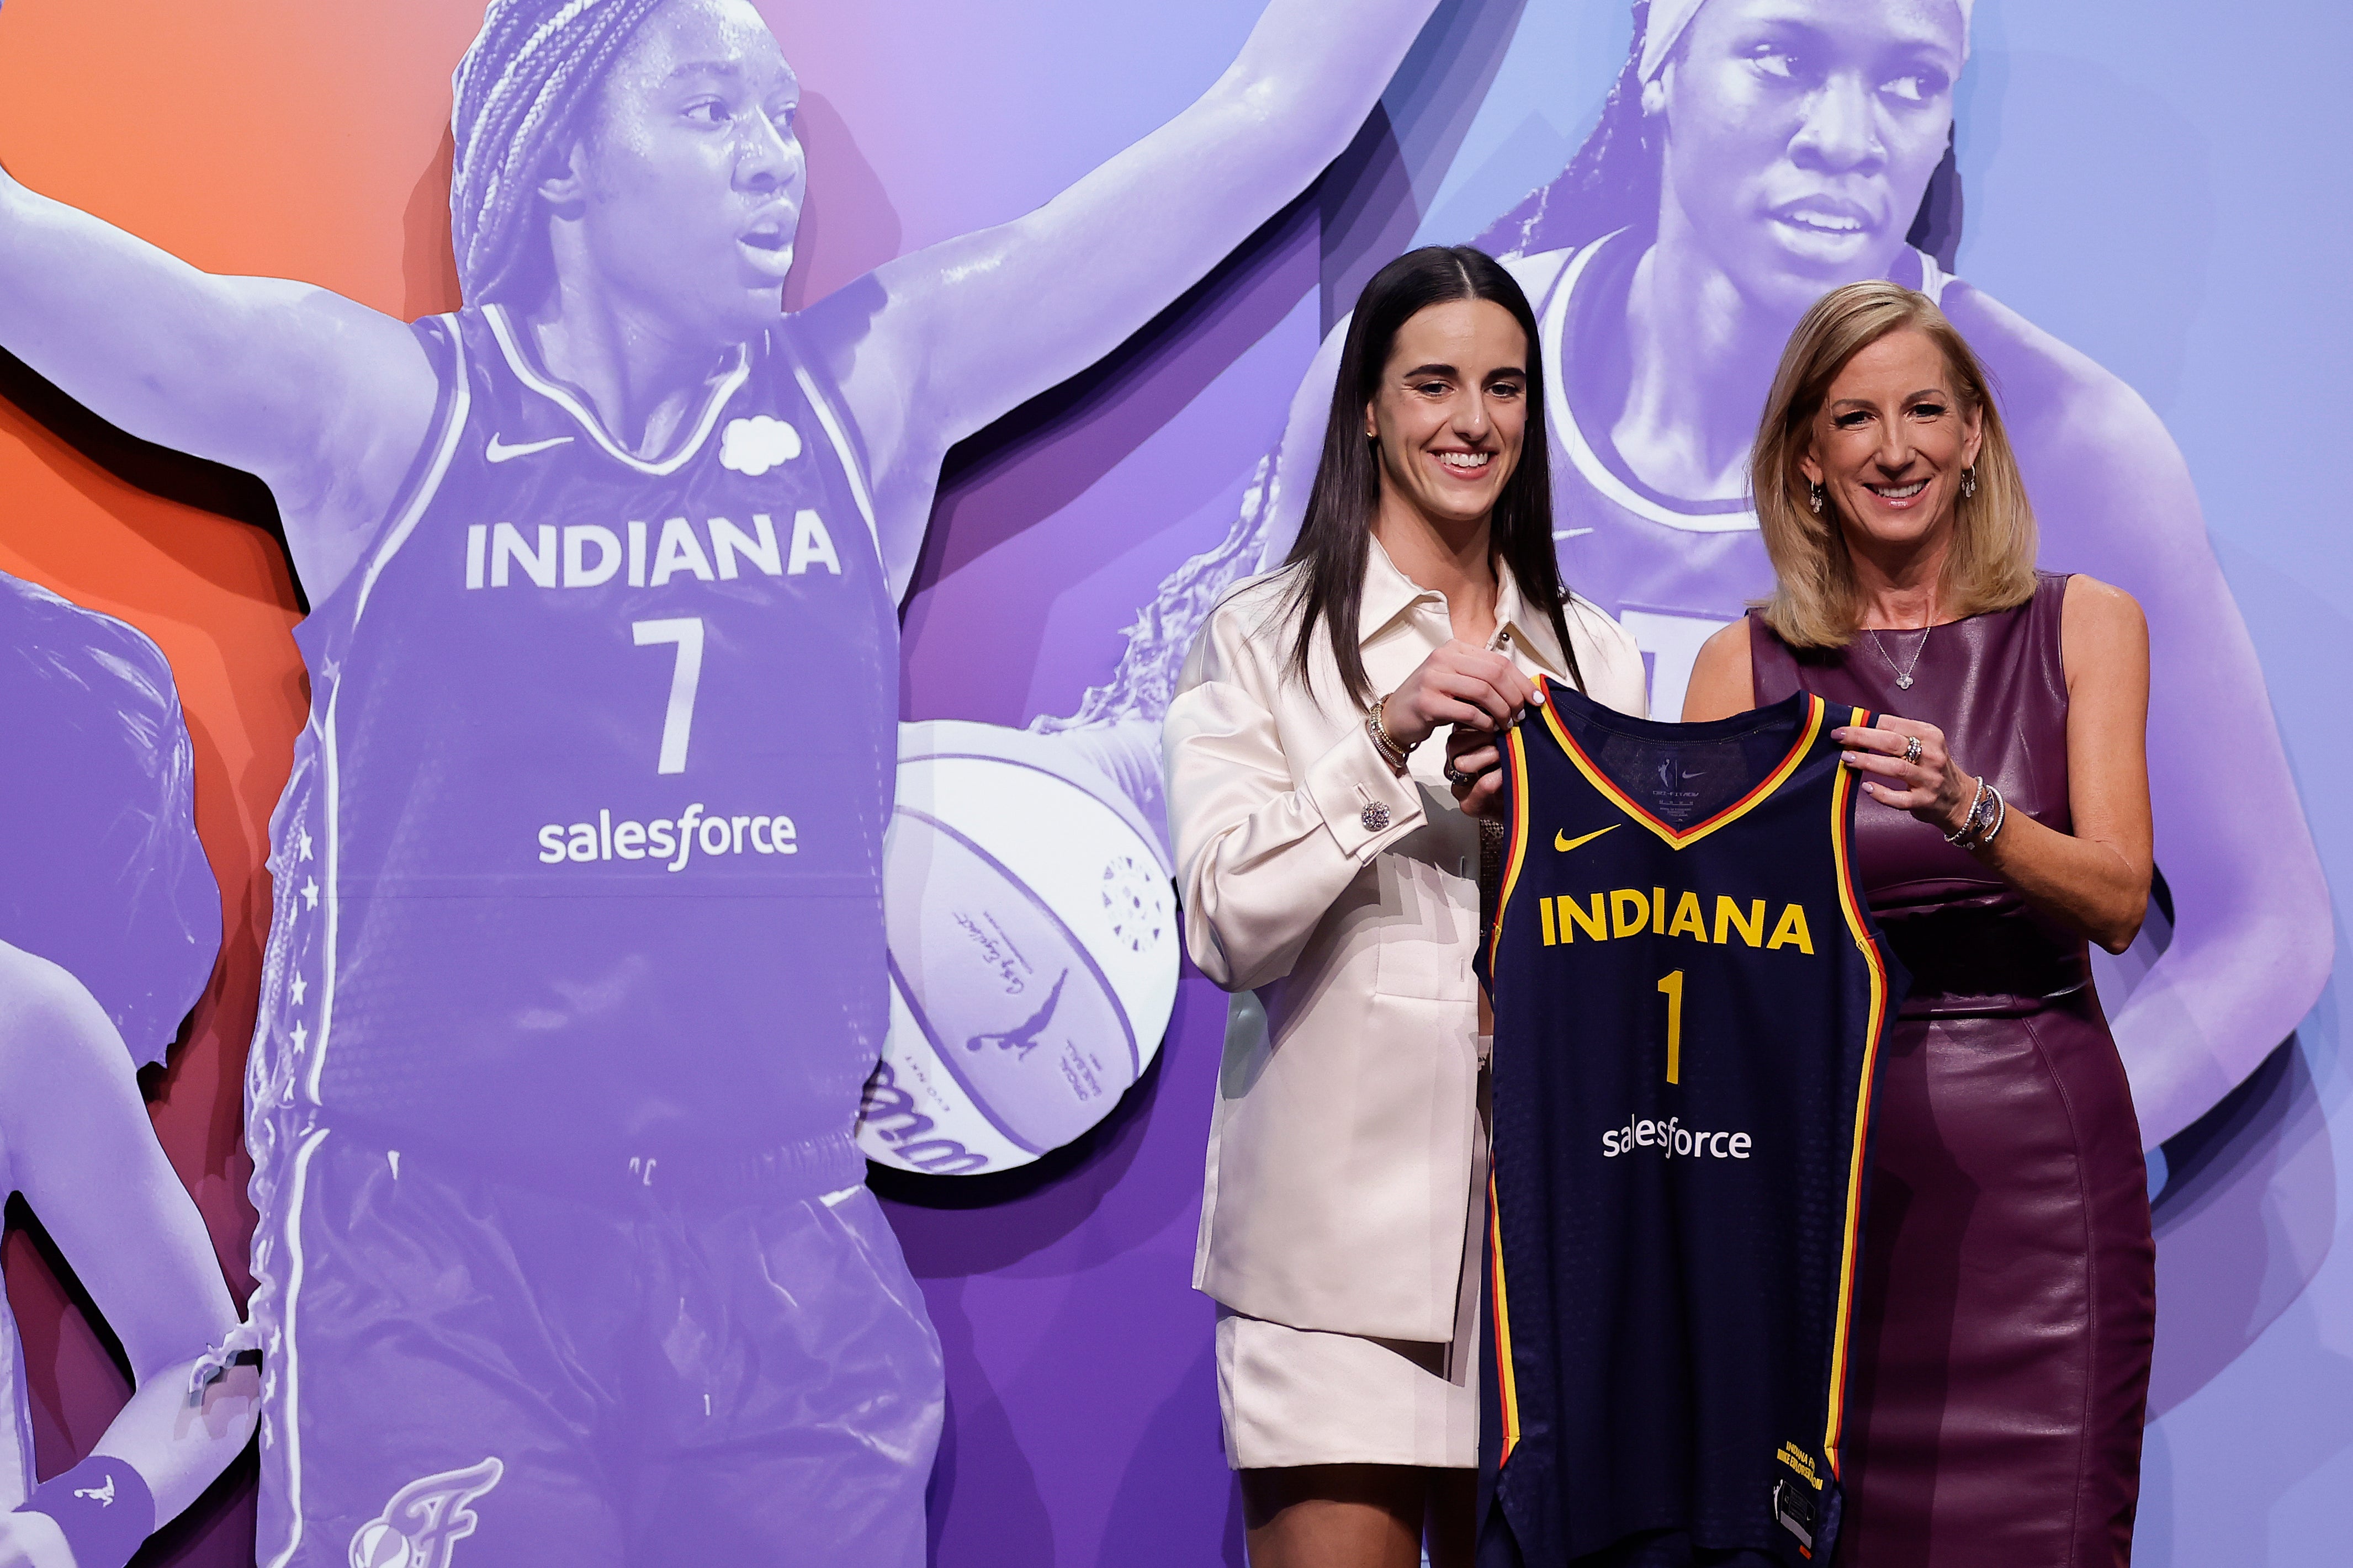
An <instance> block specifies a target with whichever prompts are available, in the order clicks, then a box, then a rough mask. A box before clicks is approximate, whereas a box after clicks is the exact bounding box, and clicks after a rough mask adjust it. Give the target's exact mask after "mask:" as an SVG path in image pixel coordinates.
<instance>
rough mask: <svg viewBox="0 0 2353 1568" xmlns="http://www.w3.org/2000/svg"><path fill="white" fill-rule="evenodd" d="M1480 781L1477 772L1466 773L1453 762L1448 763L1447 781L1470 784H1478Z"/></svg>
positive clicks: (1449, 782)
mask: <svg viewBox="0 0 2353 1568" xmlns="http://www.w3.org/2000/svg"><path fill="white" fill-rule="evenodd" d="M1478 781H1479V775H1478V774H1477V773H1464V772H1463V771H1462V770H1461V769H1460V768H1458V767H1456V766H1455V765H1454V764H1453V763H1447V764H1446V782H1447V783H1448V784H1461V785H1465V786H1468V785H1470V784H1476V783H1477V782H1478Z"/></svg>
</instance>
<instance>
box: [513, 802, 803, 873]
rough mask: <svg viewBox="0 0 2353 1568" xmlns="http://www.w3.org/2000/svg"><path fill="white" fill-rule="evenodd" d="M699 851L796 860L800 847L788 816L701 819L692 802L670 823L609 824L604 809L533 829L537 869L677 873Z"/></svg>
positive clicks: (697, 805)
mask: <svg viewBox="0 0 2353 1568" xmlns="http://www.w3.org/2000/svg"><path fill="white" fill-rule="evenodd" d="M697 848H700V849H701V850H702V853H703V854H704V855H705V856H708V857H710V858H714V859H715V858H718V857H719V856H722V855H743V854H746V853H749V854H754V855H797V854H799V853H800V844H799V842H798V839H797V835H796V834H795V832H794V830H793V819H792V818H791V817H789V816H703V814H702V802H701V801H696V802H695V803H694V804H693V805H690V806H688V807H687V808H686V809H685V810H684V811H681V812H680V813H679V814H678V816H677V817H676V818H675V819H673V818H670V817H667V816H664V817H657V818H655V819H654V820H653V821H651V822H632V821H622V822H616V821H614V820H613V813H612V811H611V810H610V809H609V808H607V809H606V810H602V811H599V812H597V814H596V821H594V822H575V823H570V824H566V823H562V822H551V823H549V824H548V825H547V826H544V827H543V828H541V829H540V830H539V860H540V864H542V865H543V866H559V865H563V864H565V863H567V862H570V861H583V862H586V861H596V860H645V861H649V862H651V863H653V864H656V865H662V866H664V868H665V869H668V870H671V871H681V870H684V869H685V868H686V863H687V862H688V861H689V860H691V859H692V858H694V852H695V850H696V849H697Z"/></svg>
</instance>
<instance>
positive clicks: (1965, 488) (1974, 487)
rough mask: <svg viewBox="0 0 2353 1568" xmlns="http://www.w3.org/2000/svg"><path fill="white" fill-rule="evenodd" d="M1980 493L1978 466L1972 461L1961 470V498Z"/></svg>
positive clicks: (1966, 498) (1965, 498)
mask: <svg viewBox="0 0 2353 1568" xmlns="http://www.w3.org/2000/svg"><path fill="white" fill-rule="evenodd" d="M1977 493H1978V466H1977V465H1976V464H1975V463H1971V464H1970V465H1969V466H1968V468H1963V469H1962V470H1961V499H1962V500H1968V498H1969V497H1971V496H1973V495H1975V494H1977Z"/></svg>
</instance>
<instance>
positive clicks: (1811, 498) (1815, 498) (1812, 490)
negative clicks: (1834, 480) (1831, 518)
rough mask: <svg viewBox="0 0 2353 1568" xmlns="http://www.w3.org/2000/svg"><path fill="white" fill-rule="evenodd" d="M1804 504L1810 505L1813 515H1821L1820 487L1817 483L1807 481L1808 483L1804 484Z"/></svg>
mask: <svg viewBox="0 0 2353 1568" xmlns="http://www.w3.org/2000/svg"><path fill="white" fill-rule="evenodd" d="M1806 504H1807V505H1808V506H1810V507H1812V508H1813V509H1814V515H1815V516H1816V517H1820V516H1821V515H1822V487H1821V486H1820V485H1818V484H1814V483H1812V482H1810V481H1809V482H1808V484H1807V485H1806Z"/></svg>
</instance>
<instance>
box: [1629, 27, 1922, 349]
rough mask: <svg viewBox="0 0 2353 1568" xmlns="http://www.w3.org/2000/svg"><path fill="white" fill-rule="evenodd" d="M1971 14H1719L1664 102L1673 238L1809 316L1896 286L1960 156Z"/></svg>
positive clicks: (1664, 83)
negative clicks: (1889, 281)
mask: <svg viewBox="0 0 2353 1568" xmlns="http://www.w3.org/2000/svg"><path fill="white" fill-rule="evenodd" d="M1966 41H1967V37H1966V34H1965V32H1964V26H1963V23H1962V20H1961V15H1960V10H1959V7H1958V5H1957V4H1956V0H1865V3H1862V4H1857V3H1856V0H1708V4H1707V5H1704V6H1703V7H1702V8H1701V9H1700V11H1699V13H1698V15H1697V16H1694V18H1693V19H1692V23H1691V26H1690V28H1689V30H1688V31H1687V32H1686V33H1685V34H1684V35H1683V40H1682V42H1681V44H1680V45H1679V47H1677V50H1676V53H1675V55H1674V58H1673V59H1672V62H1671V63H1670V64H1669V65H1668V66H1667V68H1665V70H1664V71H1663V72H1662V75H1661V77H1660V79H1659V83H1658V89H1657V91H1656V92H1655V94H1654V95H1653V96H1652V97H1646V98H1645V100H1644V104H1645V107H1646V109H1649V108H1651V107H1652V106H1653V102H1654V99H1655V104H1656V107H1657V109H1658V110H1659V111H1660V112H1662V113H1663V115H1664V117H1665V120H1666V135H1665V154H1664V164H1663V181H1662V212H1661V214H1660V231H1661V234H1662V237H1665V236H1668V235H1671V234H1672V235H1675V236H1678V237H1683V238H1684V239H1686V240H1687V241H1688V242H1690V243H1695V244H1697V245H1698V246H1699V247H1702V248H1703V249H1704V251H1705V252H1706V253H1707V254H1708V255H1709V256H1710V258H1712V259H1713V260H1714V261H1715V263H1716V265H1717V266H1719V267H1720V268H1723V270H1724V271H1725V274H1726V275H1727V276H1729V277H1730V278H1731V279H1733V281H1734V283H1735V284H1736V286H1737V287H1738V288H1739V289H1740V290H1741V292H1742V293H1743V294H1745V295H1746V296H1747V297H1748V298H1749V299H1750V300H1754V301H1756V302H1757V303H1758V304H1762V305H1767V306H1770V307H1773V308H1776V309H1778V310H1781V311H1783V312H1785V313H1787V314H1789V315H1795V314H1797V313H1798V312H1799V311H1800V310H1804V309H1805V308H1806V306H1808V305H1809V304H1811V303H1812V302H1813V300H1815V299H1816V298H1818V297H1819V296H1820V295H1821V294H1822V293H1823V292H1824V291H1825V290H1827V289H1831V288H1833V287H1835V286H1836V285H1838V284H1840V283H1845V282H1851V281H1852V280H1854V279H1859V278H1876V277H1881V276H1883V275H1884V274H1885V273H1886V271H1887V268H1888V267H1889V265H1890V264H1891V262H1892V261H1893V260H1894V256H1895V253H1896V250H1897V248H1898V247H1900V246H1901V245H1902V244H1903V243H1904V237H1905V232H1906V231H1907V230H1908V229H1909V228H1910V226H1911V223H1912V218H1913V216H1914V214H1915V213H1916V212H1917V211H1918V210H1919V205H1920V197H1921V195H1922V193H1923V192H1925V191H1926V189H1927V185H1928V176H1929V175H1930V174H1934V173H1935V172H1936V165H1937V163H1939V162H1941V161H1942V159H1943V157H1944V154H1945V142H1946V138H1947V133H1948V132H1949V130H1950V127H1951V125H1952V119H1953V100H1952V87H1953V79H1954V78H1955V77H1957V75H1958V74H1959V72H1960V68H1961V61H1962V53H1963V47H1964V45H1965V43H1966Z"/></svg>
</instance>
